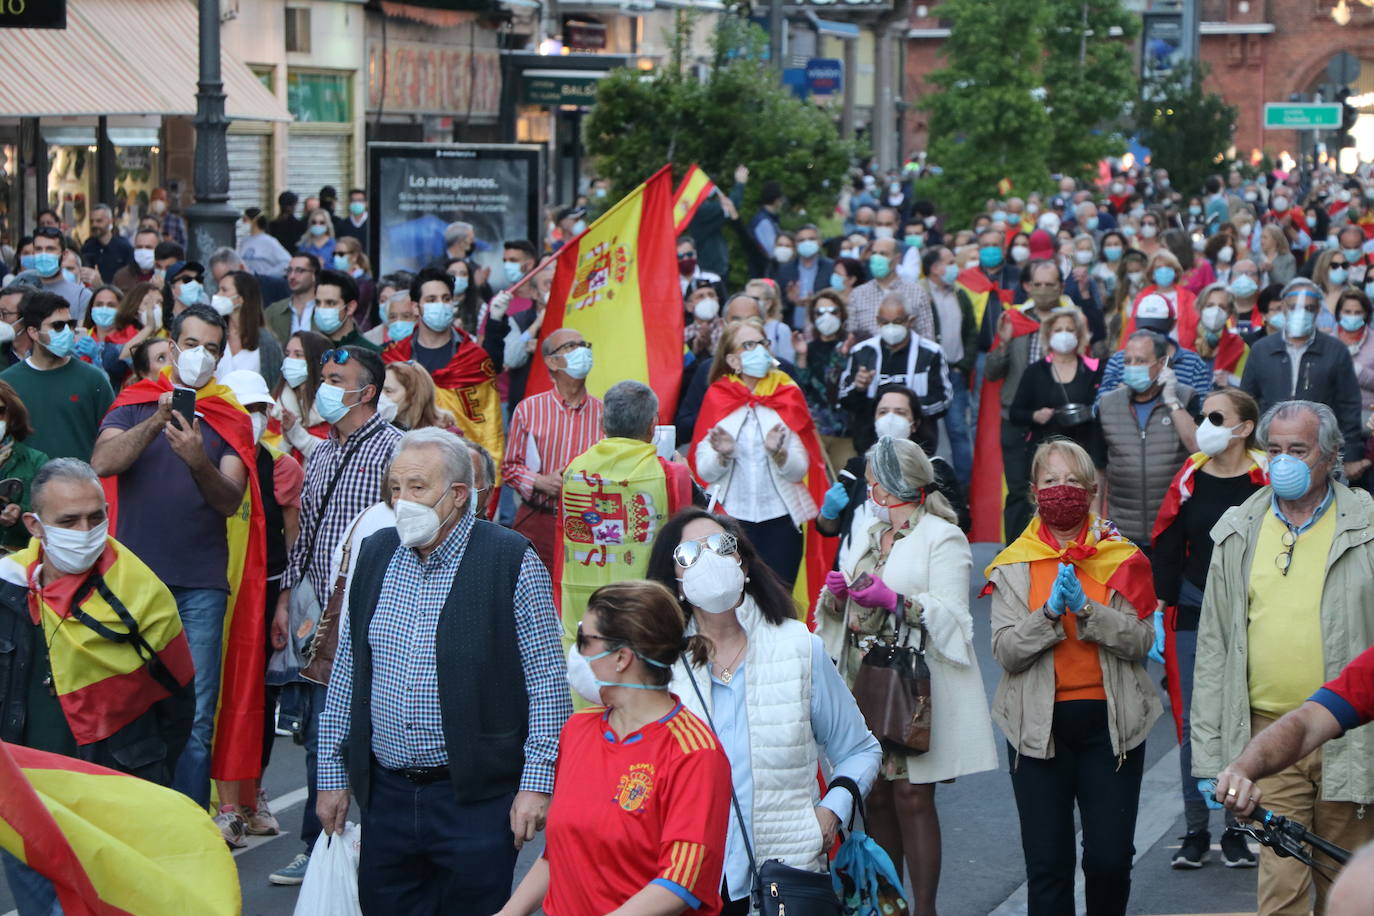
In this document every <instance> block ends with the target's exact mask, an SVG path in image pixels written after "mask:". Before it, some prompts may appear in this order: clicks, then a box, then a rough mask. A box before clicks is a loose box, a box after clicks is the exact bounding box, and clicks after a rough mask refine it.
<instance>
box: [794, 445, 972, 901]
mask: <svg viewBox="0 0 1374 916" xmlns="http://www.w3.org/2000/svg"><path fill="white" fill-rule="evenodd" d="M866 457H867V467H866V469H865V477H866V478H867V480H868V493H869V499H870V500H871V502H872V503H873V505H874V506H876V507H878V508H877V512H878V514H877V516H876V517H873V516H870V517H869V526H868V527H867V530H865V531H863V532H859V531H856V532H854V538H855V540H862V542H863V543H862V545H861V546H860V545H856V547H855V550H854V551H853V552H852V553H851V554H850V557H849V559H848V561H847V562H846V563H845V564H844V566H843V567H842V568H841V569H840V570H838V571H832V572H830V573H829V574H827V576H826V587H825V589H824V590H822V591H821V595H820V600H819V603H818V607H817V613H816V622H817V625H816V631H817V633H819V634H820V636H821V639H822V640H823V641H824V643H825V647H826V651H827V653H828V654H829V655H830V657H831V658H832V659H833V660H834V661H835V664H836V666H837V667H838V669H839V672H840V675H841V676H842V677H843V678H844V679H845V683H846V684H848V685H849V687H850V688H851V689H852V688H853V686H854V679H855V677H856V675H857V674H858V672H859V668H860V666H861V665H862V663H863V656H864V654H865V652H867V651H868V650H869V649H870V648H871V647H872V646H874V645H883V646H886V645H893V644H896V645H901V646H908V647H911V648H917V647H920V648H921V649H922V650H923V652H924V655H925V660H926V664H927V665H928V666H929V668H930V683H931V688H930V691H931V696H932V697H936V696H938V697H939V699H938V700H935V701H934V702H933V705H932V717H931V728H930V749H929V750H928V751H927V752H926V753H924V754H921V755H913V754H908V753H906V752H904V751H902V750H900V749H895V748H892V747H888V748H885V750H884V753H883V764H882V768H881V769H880V771H879V773H880V776H881V777H882V778H880V779H878V780H877V781H876V783H875V784H874V787H873V790H872V792H871V793H870V794H869V797H868V808H867V811H868V832H869V834H870V835H871V836H872V837H873V839H875V840H877V842H878V844H879V845H881V846H882V847H883V849H884V850H886V852H887V853H888V855H889V856H891V858H892V861H893V864H894V865H896V866H897V868H898V869H900V868H901V863H902V861H903V859H905V861H906V866H907V871H908V874H909V876H910V878H911V886H912V889H913V891H914V894H913V899H912V908H911V912H912V913H913V914H916V916H927V914H933V913H934V912H935V896H936V890H937V889H938V886H939V882H940V859H941V849H940V818H939V814H938V813H937V812H936V809H935V784H936V783H938V782H943V781H946V780H950V779H954V778H956V777H959V776H967V775H969V774H972V773H981V772H983V771H986V770H992V769H995V768H996V767H997V749H996V745H995V744H994V742H993V737H992V720H991V719H990V718H989V715H988V706H987V698H986V696H985V695H984V693H983V679H982V675H981V674H980V673H979V670H978V658H977V654H976V653H975V652H974V649H973V618H972V617H971V616H970V615H969V572H970V568H971V566H972V563H973V561H972V556H971V554H970V553H969V546H968V541H967V539H965V537H964V533H963V532H962V531H960V530H959V528H958V519H957V518H956V516H955V513H954V509H953V508H952V507H951V506H950V504H949V502H948V501H946V499H945V497H944V496H943V495H941V493H940V492H939V491H938V490H937V489H936V487H935V471H934V468H933V467H932V466H931V463H930V460H929V459H928V458H927V457H926V454H925V452H923V451H922V450H921V447H920V446H919V445H917V444H916V443H915V442H912V441H911V440H910V439H895V438H892V437H891V436H884V437H883V438H881V439H879V440H878V442H877V444H876V445H874V446H873V447H872V448H871V449H869V450H868V455H867V456H866ZM865 575H866V576H868V577H869V578H868V579H867V580H863V581H865V582H867V583H868V584H866V585H864V586H863V587H858V584H859V581H860V577H862V576H865Z"/></svg>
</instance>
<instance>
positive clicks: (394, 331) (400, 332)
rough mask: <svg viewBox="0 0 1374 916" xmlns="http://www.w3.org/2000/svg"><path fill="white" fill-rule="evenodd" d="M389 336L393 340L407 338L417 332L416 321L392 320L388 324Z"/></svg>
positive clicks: (387, 331)
mask: <svg viewBox="0 0 1374 916" xmlns="http://www.w3.org/2000/svg"><path fill="white" fill-rule="evenodd" d="M386 333H387V336H388V337H390V338H391V339H392V340H405V339H406V338H407V337H409V336H410V335H411V334H414V333H415V322H413V321H391V322H388V323H387V326H386Z"/></svg>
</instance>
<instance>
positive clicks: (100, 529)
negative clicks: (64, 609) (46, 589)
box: [40, 521, 110, 575]
mask: <svg viewBox="0 0 1374 916" xmlns="http://www.w3.org/2000/svg"><path fill="white" fill-rule="evenodd" d="M40 524H42V523H41V522H40ZM42 527H43V536H42V540H43V557H44V559H45V560H46V561H47V562H49V563H51V564H52V565H53V568H54V569H56V570H57V571H58V572H61V573H65V574H67V575H72V574H73V573H83V572H85V571H86V570H88V569H90V568H91V567H92V566H94V565H95V563H96V561H97V560H99V559H100V555H101V554H102V553H104V552H105V537H106V535H108V534H109V532H110V523H109V522H107V521H106V522H101V523H100V524H99V525H96V526H95V527H94V528H92V529H91V530H89V531H79V530H77V529H75V528H58V527H56V526H49V525H43V526H42Z"/></svg>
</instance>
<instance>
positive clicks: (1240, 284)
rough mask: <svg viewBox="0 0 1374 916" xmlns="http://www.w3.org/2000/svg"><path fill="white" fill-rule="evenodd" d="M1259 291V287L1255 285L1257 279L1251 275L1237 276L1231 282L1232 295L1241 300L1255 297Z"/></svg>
mask: <svg viewBox="0 0 1374 916" xmlns="http://www.w3.org/2000/svg"><path fill="white" fill-rule="evenodd" d="M1258 289H1259V285H1258V284H1257V283H1255V278H1254V277H1252V276H1250V275H1249V274H1237V275H1236V278H1235V279H1234V280H1232V281H1231V295H1233V296H1238V297H1240V298H1241V299H1244V298H1246V297H1248V296H1253V295H1254V294H1255V292H1256V290H1258Z"/></svg>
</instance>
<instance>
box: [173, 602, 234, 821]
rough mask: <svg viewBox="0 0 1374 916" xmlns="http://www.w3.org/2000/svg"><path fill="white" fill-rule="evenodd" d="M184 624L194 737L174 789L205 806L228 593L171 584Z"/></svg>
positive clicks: (175, 776) (183, 754)
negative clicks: (193, 673)
mask: <svg viewBox="0 0 1374 916" xmlns="http://www.w3.org/2000/svg"><path fill="white" fill-rule="evenodd" d="M172 597H173V598H175V599H176V602H177V613H178V614H180V615H181V627H182V629H183V630H184V631H185V632H186V641H187V642H188V643H189V644H190V646H191V661H192V662H193V663H194V664H195V666H196V679H195V686H196V718H195V721H194V722H193V723H192V724H191V737H190V738H189V739H187V741H186V748H185V749H184V750H183V751H182V752H181V756H180V757H178V758H177V765H176V772H175V773H174V774H173V776H172V788H174V789H176V790H177V791H178V792H180V793H182V794H183V795H185V796H187V797H189V798H190V799H191V800H192V801H194V802H195V803H196V804H198V805H200V806H201V807H202V808H208V807H209V805H210V750H211V748H212V747H213V744H214V737H215V707H216V705H217V704H218V702H219V674H220V655H221V652H222V650H223V647H224V613H225V610H226V608H227V607H228V603H229V593H228V592H226V591H224V590H223V589H218V588H182V587H180V586H175V585H174V586H172Z"/></svg>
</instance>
